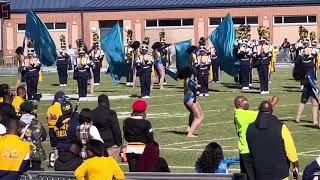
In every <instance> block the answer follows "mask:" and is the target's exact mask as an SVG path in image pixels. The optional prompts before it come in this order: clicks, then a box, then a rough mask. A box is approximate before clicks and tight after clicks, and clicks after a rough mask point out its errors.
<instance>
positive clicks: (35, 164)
mask: <svg viewBox="0 0 320 180" xmlns="http://www.w3.org/2000/svg"><path fill="white" fill-rule="evenodd" d="M30 170H31V171H41V170H42V169H41V161H33V160H31V168H30Z"/></svg>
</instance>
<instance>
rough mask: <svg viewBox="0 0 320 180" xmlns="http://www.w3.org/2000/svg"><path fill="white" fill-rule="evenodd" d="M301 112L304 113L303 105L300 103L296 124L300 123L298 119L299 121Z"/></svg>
mask: <svg viewBox="0 0 320 180" xmlns="http://www.w3.org/2000/svg"><path fill="white" fill-rule="evenodd" d="M303 111H304V104H303V103H300V104H299V107H298V114H297V119H296V122H297V123H299V122H300V119H301V116H302V113H303Z"/></svg>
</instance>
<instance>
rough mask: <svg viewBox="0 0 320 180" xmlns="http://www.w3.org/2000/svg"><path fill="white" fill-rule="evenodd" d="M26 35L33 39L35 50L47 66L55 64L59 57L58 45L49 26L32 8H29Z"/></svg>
mask: <svg viewBox="0 0 320 180" xmlns="http://www.w3.org/2000/svg"><path fill="white" fill-rule="evenodd" d="M25 36H26V37H28V38H30V39H31V40H32V42H33V46H34V50H35V52H36V54H37V56H38V58H39V60H40V62H41V63H42V64H44V65H46V66H51V65H53V64H54V62H55V61H56V59H57V49H56V45H55V44H54V41H53V40H52V38H51V36H50V34H49V32H48V29H47V27H46V26H45V25H44V24H43V23H42V21H41V20H40V18H39V17H38V16H37V15H36V14H35V13H34V12H32V11H31V10H30V9H28V10H27V18H26V32H25Z"/></svg>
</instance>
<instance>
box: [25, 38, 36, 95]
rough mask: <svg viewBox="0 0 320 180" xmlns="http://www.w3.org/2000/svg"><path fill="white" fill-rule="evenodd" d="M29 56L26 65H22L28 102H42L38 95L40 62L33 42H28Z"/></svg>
mask: <svg viewBox="0 0 320 180" xmlns="http://www.w3.org/2000/svg"><path fill="white" fill-rule="evenodd" d="M27 46H28V56H27V58H26V60H25V63H24V64H23V65H22V71H23V74H24V75H25V80H26V84H27V94H28V100H37V101H38V100H40V97H39V96H38V94H37V91H38V82H39V71H40V67H41V64H40V61H39V59H38V58H37V56H36V54H35V53H34V49H33V45H32V42H31V40H29V41H28V45H27Z"/></svg>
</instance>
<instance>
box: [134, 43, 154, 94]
mask: <svg viewBox="0 0 320 180" xmlns="http://www.w3.org/2000/svg"><path fill="white" fill-rule="evenodd" d="M147 52H148V45H143V46H142V47H141V55H140V56H139V60H138V61H137V66H139V67H140V85H141V96H142V98H149V97H150V93H151V74H152V66H153V57H152V56H151V55H149V54H147Z"/></svg>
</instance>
